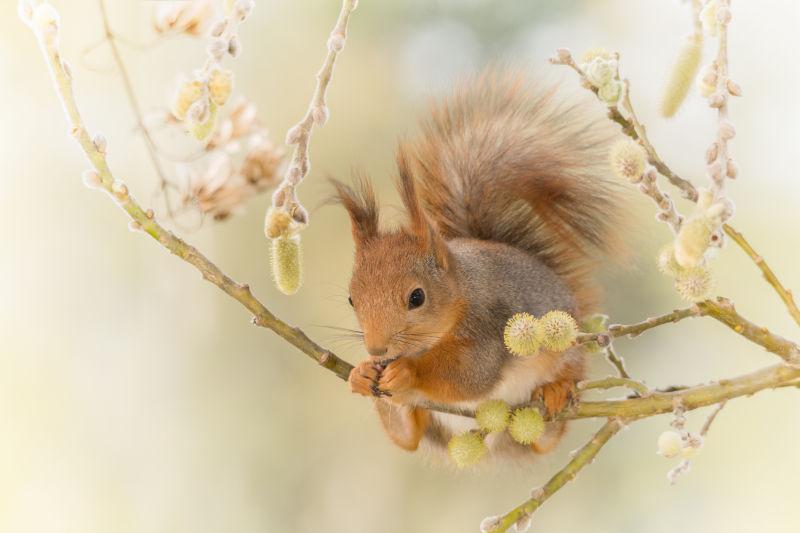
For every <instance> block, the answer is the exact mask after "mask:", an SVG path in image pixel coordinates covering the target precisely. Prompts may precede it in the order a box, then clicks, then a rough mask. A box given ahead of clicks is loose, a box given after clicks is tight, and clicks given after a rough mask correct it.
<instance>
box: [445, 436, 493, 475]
mask: <svg viewBox="0 0 800 533" xmlns="http://www.w3.org/2000/svg"><path fill="white" fill-rule="evenodd" d="M447 451H448V452H449V454H450V458H451V459H452V460H453V462H454V463H455V464H456V466H457V467H458V468H466V467H468V466H473V465H475V464H477V463H479V462H480V460H481V459H483V456H484V455H486V452H487V451H488V450H487V448H486V444H485V443H484V442H483V438H482V436H481V435H480V434H478V433H473V432H470V431H468V432H466V433H462V434H461V435H456V436H454V437H453V438H451V439H450V442H448V443H447Z"/></svg>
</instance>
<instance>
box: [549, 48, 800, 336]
mask: <svg viewBox="0 0 800 533" xmlns="http://www.w3.org/2000/svg"><path fill="white" fill-rule="evenodd" d="M558 56H559V57H558V58H553V59H551V60H550V62H551V63H553V64H556V65H566V66H568V67H570V68H572V69H573V70H574V71H575V72H577V74H578V76H580V78H581V80H585V77H586V73H585V72H583V69H581V68H580V67H579V66H578V65H577V64H576V63H575V60H574V59H573V58H572V55H571V54H570V53H569V50H566V49H563V48H562V49H559V50H558ZM589 90H591V91H592V92H593V93H595V94H597V89H594V88H591V87H589ZM625 97H626V100H625V103H626V107H627V108H628V111H629V112H630V113H631V117H632V118H631V119H628V118H626V117H625V116H624V115H622V114H621V113H620V112H619V109H618V108H617V107H616V106H611V107H609V108H608V118H609V119H610V120H612V121H613V122H615V123H617V124H619V126H620V127H621V129H622V133H624V134H625V135H627V136H628V137H630V138H631V139H633V140H635V141H639V142H640V143H641V144H642V146H643V147H644V149H645V151H646V152H647V155H648V160H649V162H650V164H651V165H653V166H654V167H655V168H656V170H658V173H659V174H661V175H662V176H664V177H665V178H667V180H669V182H670V183H672V185H674V186H675V187H677V188H678V189H680V190H681V191H682V192H683V195H684V197H685V198H687V199H689V200H691V201H693V202H697V199H698V193H697V189H696V188H695V187H694V185H692V183H691V182H690V181H689V180H686V179H684V178H682V177H680V176H679V175H678V174H677V173H676V172H675V171H673V170H672V169H671V168H670V167H669V166H668V165H667V164H666V163H665V162H664V160H663V159H661V157H660V156H659V155H658V153H657V152H656V150H655V147H653V145H652V144H651V143H650V141H649V140H648V139H647V136H646V134H644V133H645V131H646V130H645V127H644V125H643V124H641V123H639V122H638V120H637V119H636V118H635V117H636V115H635V113H634V109H633V105H632V104H631V102H630V98H629V97H628V94H627V90H626V91H625ZM637 129H638V130H639V131H641V132H642V133H643V135H641V136H640V135H639V133H638V132H637ZM723 228H724V230H725V233H727V234H728V235H729V236H730V237H731V238H732V239H733V240H734V242H736V244H737V245H739V246H740V247H741V248H742V249H743V250H744V251H745V253H747V255H748V256H749V257H750V258H751V259H752V260H753V262H754V263H755V264H756V266H758V268H760V269H761V271H762V273H763V274H764V277H765V278H766V280H767V282H769V284H770V285H772V287H773V288H774V289H775V291H776V292H777V293H778V296H780V298H781V300H783V302H784V303H785V304H786V307H787V308H788V310H789V313H790V314H791V315H792V318H794V320H795V322H797V323H798V325H800V309H798V307H797V305H795V303H794V300H793V298H792V294H791V292H790V291H788V290H786V289H785V288H784V286H783V285H782V284H781V283H780V281H779V280H778V278H777V276H775V274H774V273H773V272H772V270H771V269H770V268H769V266H768V265H767V263H766V261H765V260H764V258H763V257H761V256H760V255H759V254H757V253H756V252H755V250H753V248H752V247H751V246H750V245H749V243H748V242H747V240H745V238H744V236H743V235H742V234H741V233H740V232H738V231H737V230H736V229H734V228H733V226H731V225H729V224H725V225H724V226H723Z"/></svg>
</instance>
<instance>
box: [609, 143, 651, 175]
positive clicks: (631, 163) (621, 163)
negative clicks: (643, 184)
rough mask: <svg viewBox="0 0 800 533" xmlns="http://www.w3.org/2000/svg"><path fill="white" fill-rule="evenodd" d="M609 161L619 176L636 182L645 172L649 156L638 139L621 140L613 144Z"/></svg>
mask: <svg viewBox="0 0 800 533" xmlns="http://www.w3.org/2000/svg"><path fill="white" fill-rule="evenodd" d="M608 163H609V165H611V170H613V171H614V174H616V175H617V177H619V178H621V179H624V180H628V181H630V182H631V183H636V182H638V181H639V180H640V179H641V177H642V174H644V168H645V165H646V164H647V157H646V156H645V153H644V150H643V149H642V147H641V146H639V143H637V142H636V141H632V140H620V141H617V142H616V143H614V145H613V146H611V150H609V152H608Z"/></svg>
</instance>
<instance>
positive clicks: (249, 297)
mask: <svg viewBox="0 0 800 533" xmlns="http://www.w3.org/2000/svg"><path fill="white" fill-rule="evenodd" d="M39 43H40V44H41V47H42V51H43V52H44V55H45V59H46V60H47V64H48V66H49V68H50V73H51V74H52V76H53V80H54V82H55V85H56V90H57V93H58V95H59V97H60V98H61V102H62V104H63V106H64V110H65V112H66V115H67V118H68V120H69V122H70V125H71V127H72V136H73V137H74V138H75V139H76V140H77V141H78V144H80V146H81V148H82V149H83V151H84V153H85V154H86V156H87V157H88V159H89V161H90V162H91V164H92V166H93V167H94V169H95V171H96V172H97V174H98V175H99V181H100V183H99V186H100V187H101V188H102V189H103V190H105V191H106V192H108V193H109V194H111V195H112V196H113V197H114V198H115V199H116V201H117V203H118V204H119V205H120V207H121V208H122V209H123V210H124V211H125V212H126V213H127V214H128V216H129V217H130V218H131V220H132V221H133V222H134V223H135V224H136V225H138V226H137V227H138V228H140V229H141V230H142V231H144V232H145V233H147V234H148V235H150V236H151V237H153V238H154V239H155V240H156V241H158V242H159V243H160V244H161V245H162V246H164V247H165V248H167V249H168V250H169V251H170V252H172V253H173V254H175V255H177V256H178V257H180V258H181V259H183V260H184V261H186V262H187V263H189V264H191V265H192V266H194V267H195V268H196V269H197V270H199V271H200V273H201V274H202V275H203V278H204V279H206V280H207V281H209V282H211V283H213V284H214V285H216V286H217V287H219V288H220V289H221V290H223V291H224V292H225V293H227V294H228V295H230V296H231V297H233V298H234V299H235V300H237V301H238V302H240V303H241V304H242V305H243V306H245V307H246V308H247V309H248V310H250V312H251V313H253V315H254V319H253V322H254V323H255V324H257V325H259V326H263V327H266V328H269V329H271V330H272V331H274V332H275V333H277V334H278V335H279V336H281V337H282V338H283V339H284V340H286V341H287V342H289V343H290V344H291V345H293V346H295V347H296V348H298V349H299V350H300V351H302V352H303V353H305V354H306V355H308V356H309V357H311V358H312V359H314V360H316V361H317V362H318V363H319V364H320V365H322V366H323V367H325V368H327V369H328V370H330V371H332V372H333V373H335V374H336V375H337V376H339V377H340V378H341V379H343V380H347V378H348V376H349V374H350V370H351V369H352V368H353V367H352V365H350V364H348V363H347V362H346V361H343V360H342V359H339V358H338V357H337V356H336V355H334V354H333V353H332V352H330V351H329V350H326V349H324V348H322V347H321V346H319V345H318V344H316V343H315V342H314V341H312V340H311V339H310V338H308V336H306V334H305V333H303V332H302V331H301V330H300V329H299V328H295V327H292V326H290V325H289V324H287V323H285V322H283V321H282V320H280V319H279V318H278V317H276V316H275V315H273V314H272V313H271V312H270V311H269V310H268V309H267V308H266V307H265V306H264V305H263V304H262V303H261V302H260V301H258V299H256V297H255V296H253V293H252V292H251V291H250V287H249V286H248V285H246V284H241V283H237V282H235V281H234V280H232V279H231V278H230V277H228V276H227V275H226V274H225V273H224V272H222V271H221V270H220V269H219V268H218V267H217V266H216V265H214V263H212V262H211V261H209V260H208V258H206V257H205V256H204V255H203V254H202V253H200V252H199V251H198V250H197V249H196V248H194V247H193V246H191V245H189V244H188V243H186V242H184V241H183V240H181V239H180V238H178V237H176V236H175V235H173V234H172V233H171V232H170V231H168V230H166V229H165V228H163V227H162V226H161V225H160V224H159V223H158V222H156V220H155V219H154V218H153V216H152V211H149V210H145V209H143V208H142V207H141V206H140V205H139V204H138V203H137V202H136V200H135V199H134V198H133V196H131V195H130V193H129V191H128V188H127V186H126V185H125V184H124V183H122V182H121V181H119V180H116V179H115V178H114V176H113V175H112V173H111V169H110V168H109V166H108V162H107V161H106V157H105V154H104V153H103V152H101V151H100V150H98V149H97V147H96V146H95V144H94V143H93V142H92V139H91V137H90V136H89V134H88V133H87V131H86V128H85V126H84V124H83V120H82V119H81V115H80V112H79V111H78V106H77V104H76V102H75V94H74V92H73V83H72V77H71V75H70V74H68V72H67V70H66V68H65V66H64V65H65V64H64V62H63V61H62V59H61V54H60V52H59V50H58V47H57V44H56V42H55V40H52V39H50V40H48V39H44V38H42V37H41V36H39Z"/></svg>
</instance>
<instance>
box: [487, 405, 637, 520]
mask: <svg viewBox="0 0 800 533" xmlns="http://www.w3.org/2000/svg"><path fill="white" fill-rule="evenodd" d="M623 425H624V423H623V421H622V420H619V419H611V420H608V421H607V422H606V423H605V424H604V425H603V427H601V428H600V430H599V431H598V432H597V433H595V435H594V436H593V437H592V438H591V440H589V442H587V443H586V444H584V446H583V447H582V448H581V449H580V450H578V451H577V452H576V453H575V455H574V456H573V457H572V459H571V460H570V462H569V463H567V465H566V466H565V467H564V468H562V469H561V470H559V471H558V472H557V473H556V474H555V475H554V476H553V477H551V478H550V480H549V481H548V482H547V483H545V484H544V486H543V487H542V488H541V489H537V490H535V491H534V493H533V495H532V497H531V498H530V499H528V500H527V501H525V502H524V503H522V504H521V505H519V506H517V507H515V508H514V509H512V510H511V511H509V512H508V513H506V514H505V515H504V516H502V517H501V518H500V519H499V520H498V521H497V523H496V524H495V526H494V527H493V528H491V529H490V530H489V531H491V532H492V533H502V532H503V531H507V530H508V529H509V528H510V527H511V526H513V525H514V524H516V523H517V521H519V520H520V519H521V518H523V517H525V516H530V515H532V514H533V513H534V512H535V511H536V510H537V509H538V508H539V507H541V505H542V504H543V503H544V502H545V501H546V500H547V499H548V498H549V497H550V496H552V495H553V494H555V493H556V492H557V491H558V490H559V489H561V487H563V486H564V485H566V484H567V483H569V482H570V481H572V480H573V479H575V476H576V475H578V472H579V471H580V470H581V469H582V468H583V467H585V466H586V465H588V464H590V463H591V462H592V461H593V460H594V458H595V457H596V456H597V454H598V453H599V452H600V450H601V449H602V448H603V446H605V444H606V443H607V442H608V441H609V440H611V437H613V436H614V435H616V434H617V432H618V431H619V430H620V429H621V428H622V427H623Z"/></svg>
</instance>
